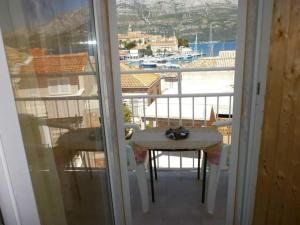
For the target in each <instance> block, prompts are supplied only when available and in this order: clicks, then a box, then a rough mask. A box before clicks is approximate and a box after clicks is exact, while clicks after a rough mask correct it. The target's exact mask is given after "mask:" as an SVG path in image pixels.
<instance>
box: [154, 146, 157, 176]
mask: <svg viewBox="0 0 300 225" xmlns="http://www.w3.org/2000/svg"><path fill="white" fill-rule="evenodd" d="M153 163H154V177H155V180H157V169H156V153H155V150H153Z"/></svg>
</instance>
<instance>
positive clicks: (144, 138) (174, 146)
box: [131, 128, 223, 151]
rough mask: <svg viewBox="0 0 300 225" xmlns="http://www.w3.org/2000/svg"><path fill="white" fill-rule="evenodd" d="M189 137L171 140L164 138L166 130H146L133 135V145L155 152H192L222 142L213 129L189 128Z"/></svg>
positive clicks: (221, 138)
mask: <svg viewBox="0 0 300 225" xmlns="http://www.w3.org/2000/svg"><path fill="white" fill-rule="evenodd" d="M188 130H189V131H190V134H189V136H188V137H187V138H186V139H182V140H171V139H169V138H167V137H166V136H165V131H166V128H150V129H149V128H148V129H146V130H143V131H138V132H136V133H134V135H133V137H132V139H131V140H132V141H133V143H135V144H137V145H140V146H143V147H145V148H147V149H155V150H174V151H176V150H193V149H206V148H208V147H211V146H214V145H216V144H219V143H221V142H222V140H223V136H222V134H220V133H219V132H218V131H217V130H216V129H214V128H189V129H188Z"/></svg>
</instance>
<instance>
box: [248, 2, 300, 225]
mask: <svg viewBox="0 0 300 225" xmlns="http://www.w3.org/2000/svg"><path fill="white" fill-rule="evenodd" d="M299 189H300V1H299V0H274V5H273V24H272V34H271V48H270V56H269V68H268V80H267V93H266V104H265V114H264V124H263V134H262V143H261V153H260V162H259V168H258V180H257V190H256V202H255V210H254V222H253V224H254V225H296V224H300V190H299Z"/></svg>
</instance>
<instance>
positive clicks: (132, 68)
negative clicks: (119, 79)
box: [120, 62, 139, 71]
mask: <svg viewBox="0 0 300 225" xmlns="http://www.w3.org/2000/svg"><path fill="white" fill-rule="evenodd" d="M120 69H121V71H129V70H139V68H138V67H136V66H130V65H128V64H126V63H123V62H121V63H120Z"/></svg>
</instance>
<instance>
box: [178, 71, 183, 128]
mask: <svg viewBox="0 0 300 225" xmlns="http://www.w3.org/2000/svg"><path fill="white" fill-rule="evenodd" d="M177 76H178V95H179V98H178V101H179V126H181V125H182V107H181V96H182V86H181V85H182V83H181V81H182V74H181V72H180V71H179V72H178V73H177Z"/></svg>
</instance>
